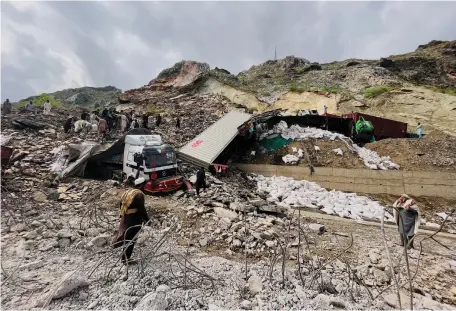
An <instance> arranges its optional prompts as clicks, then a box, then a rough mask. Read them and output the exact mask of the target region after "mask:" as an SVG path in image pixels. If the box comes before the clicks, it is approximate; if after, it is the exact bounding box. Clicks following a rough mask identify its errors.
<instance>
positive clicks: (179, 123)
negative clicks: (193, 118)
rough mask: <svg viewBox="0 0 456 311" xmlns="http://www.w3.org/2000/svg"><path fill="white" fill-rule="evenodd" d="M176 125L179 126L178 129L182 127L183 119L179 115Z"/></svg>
mask: <svg viewBox="0 0 456 311" xmlns="http://www.w3.org/2000/svg"><path fill="white" fill-rule="evenodd" d="M176 127H177V128H178V129H180V127H181V119H180V117H179V116H177V120H176Z"/></svg>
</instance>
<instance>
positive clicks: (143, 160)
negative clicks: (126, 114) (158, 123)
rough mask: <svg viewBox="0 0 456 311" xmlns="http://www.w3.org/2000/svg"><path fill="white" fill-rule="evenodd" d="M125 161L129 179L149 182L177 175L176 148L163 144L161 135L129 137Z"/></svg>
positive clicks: (126, 144) (126, 141) (125, 169)
mask: <svg viewBox="0 0 456 311" xmlns="http://www.w3.org/2000/svg"><path fill="white" fill-rule="evenodd" d="M123 159H124V160H123V172H124V173H125V174H126V177H127V178H129V177H133V178H134V179H135V180H136V179H138V178H141V179H142V178H144V180H146V181H147V180H150V179H154V180H158V179H161V178H167V177H172V176H176V175H177V159H176V153H175V151H174V148H172V147H171V146H169V145H165V144H163V141H162V138H161V136H160V135H127V136H126V137H125V147H124V154H123Z"/></svg>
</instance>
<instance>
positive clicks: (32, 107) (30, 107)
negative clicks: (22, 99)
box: [25, 101, 35, 112]
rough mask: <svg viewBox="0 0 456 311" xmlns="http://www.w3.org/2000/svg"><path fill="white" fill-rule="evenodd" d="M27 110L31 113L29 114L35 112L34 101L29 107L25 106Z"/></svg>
mask: <svg viewBox="0 0 456 311" xmlns="http://www.w3.org/2000/svg"><path fill="white" fill-rule="evenodd" d="M25 110H26V111H29V112H34V111H35V107H34V106H33V104H32V101H30V102H29V103H28V104H27V105H25Z"/></svg>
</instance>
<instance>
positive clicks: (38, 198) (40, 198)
mask: <svg viewBox="0 0 456 311" xmlns="http://www.w3.org/2000/svg"><path fill="white" fill-rule="evenodd" d="M33 199H34V200H35V201H37V202H46V201H47V196H46V195H45V194H44V193H43V192H41V191H36V192H35V193H34V194H33Z"/></svg>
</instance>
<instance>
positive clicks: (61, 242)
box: [58, 238, 71, 248]
mask: <svg viewBox="0 0 456 311" xmlns="http://www.w3.org/2000/svg"><path fill="white" fill-rule="evenodd" d="M58 243H59V248H66V247H68V246H70V244H71V240H70V239H69V238H62V239H60V240H59V241H58Z"/></svg>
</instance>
